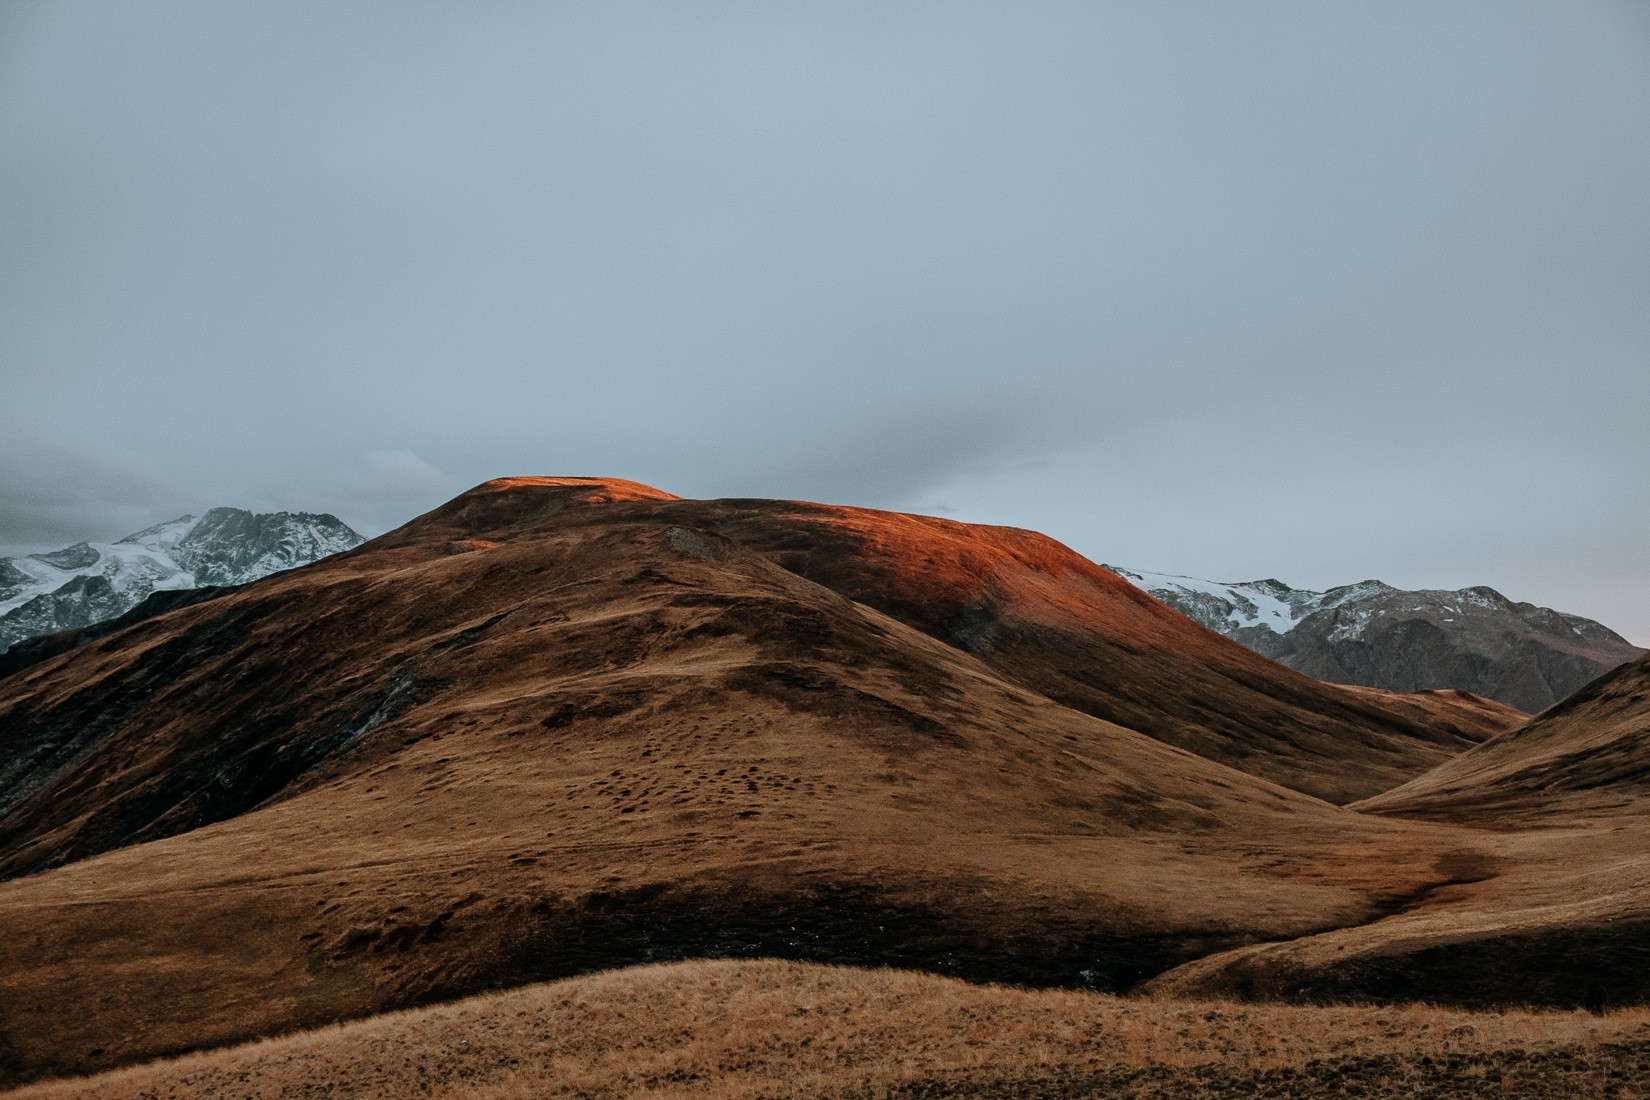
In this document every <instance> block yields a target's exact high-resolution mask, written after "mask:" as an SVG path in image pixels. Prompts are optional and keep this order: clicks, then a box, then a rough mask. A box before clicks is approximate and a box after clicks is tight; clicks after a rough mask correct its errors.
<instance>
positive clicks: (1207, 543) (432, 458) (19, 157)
mask: <svg viewBox="0 0 1650 1100" xmlns="http://www.w3.org/2000/svg"><path fill="white" fill-rule="evenodd" d="M0 20H3V21H4V23H3V25H0V191H3V193H4V194H5V196H6V201H5V202H3V203H0V241H3V242H4V247H3V248H0V369H3V370H4V379H3V385H4V391H3V392H4V398H5V400H4V401H3V402H0V439H3V440H5V441H6V442H5V445H4V447H3V449H0V459H3V460H4V462H5V474H6V479H5V481H6V488H5V490H4V511H3V512H0V542H7V543H12V544H24V543H30V542H34V541H36V540H46V541H63V540H65V539H69V538H70V537H71V536H74V537H94V536H105V535H108V534H111V533H118V532H119V530H120V529H122V528H124V527H127V526H129V524H130V518H129V517H136V516H137V515H138V514H139V513H144V515H143V517H142V518H143V519H144V520H145V521H146V522H153V521H154V520H156V519H162V518H167V516H166V515H165V514H164V513H165V512H166V511H167V510H168V509H173V508H176V507H177V505H176V504H174V503H173V502H175V501H176V502H183V503H184V507H183V509H182V510H191V509H196V508H199V507H201V506H203V505H210V504H214V503H234V504H242V505H245V506H249V507H288V508H319V509H328V510H332V511H335V512H337V513H338V514H339V515H341V516H342V517H343V518H345V519H346V520H347V521H350V522H352V523H356V524H358V525H360V526H361V527H363V528H364V529H374V528H384V527H389V526H394V525H395V524H397V523H399V522H401V521H402V520H404V519H405V518H408V517H409V516H410V515H411V514H413V513H415V512H417V511H420V510H423V509H424V508H427V507H430V506H433V505H434V504H436V503H439V499H440V497H441V496H442V494H450V492H452V491H457V490H458V489H462V488H463V487H465V486H467V485H470V484H473V483H475V482H479V481H481V480H484V479H486V478H488V477H492V476H497V475H500V474H506V473H523V472H551V473H555V472H579V473H611V474H616V475H621V476H629V477H635V478H638V479H640V480H646V481H651V482H654V483H656V484H659V485H660V486H661V487H663V488H666V489H670V490H672V491H676V492H684V493H689V494H693V495H767V494H781V495H795V496H812V497H818V498H828V499H836V500H841V501H845V502H854V503H864V504H876V505H884V506H895V507H919V506H927V505H929V504H932V505H934V506H937V505H939V504H945V505H947V506H949V507H952V508H954V509H955V514H957V515H958V516H959V517H961V518H981V519H992V520H994V521H997V522H1013V523H1020V524H1022V525H1025V526H1044V527H1049V528H1051V529H1057V530H1072V531H1079V532H1086V533H1084V534H1082V536H1081V537H1082V538H1083V539H1085V540H1086V541H1085V543H1084V545H1083V546H1082V547H1081V548H1082V549H1084V550H1085V551H1087V552H1090V553H1091V554H1093V555H1094V556H1097V557H1103V558H1109V559H1114V560H1123V559H1124V557H1125V553H1127V556H1128V557H1129V558H1130V559H1132V560H1131V561H1130V563H1131V564H1136V565H1139V566H1141V567H1145V568H1167V569H1175V568H1181V566H1180V565H1179V564H1178V563H1179V562H1182V561H1187V562H1192V563H1194V564H1190V565H1186V566H1184V568H1185V569H1187V570H1192V569H1200V570H1203V571H1205V572H1214V573H1218V574H1222V575H1232V574H1242V573H1245V572H1251V571H1260V572H1272V573H1278V574H1280V575H1284V576H1285V577H1286V579H1289V580H1292V581H1295V582H1297V583H1308V584H1312V583H1326V582H1327V583H1334V582H1336V581H1340V580H1347V579H1357V578H1356V577H1352V576H1350V574H1352V573H1359V572H1366V571H1371V572H1375V573H1381V572H1390V571H1391V569H1390V568H1388V567H1387V566H1386V565H1384V564H1381V563H1384V562H1392V563H1394V564H1393V565H1392V566H1391V568H1403V569H1411V570H1413V572H1414V575H1415V576H1416V577H1417V578H1419V579H1418V580H1417V581H1415V582H1414V583H1426V582H1427V580H1426V577H1423V576H1421V575H1422V574H1428V573H1436V574H1437V575H1438V576H1439V577H1444V576H1448V577H1450V578H1455V577H1458V576H1467V577H1469V578H1470V576H1471V575H1472V574H1473V573H1474V571H1475V570H1477V569H1483V570H1486V571H1491V570H1495V571H1500V572H1502V573H1503V574H1505V575H1507V576H1514V577H1526V576H1527V577H1529V578H1531V584H1530V590H1529V591H1527V592H1524V593H1512V594H1521V595H1522V596H1523V598H1529V599H1535V600H1537V601H1538V602H1547V603H1552V604H1556V605H1559V606H1565V603H1566V600H1567V599H1569V598H1570V597H1569V596H1568V595H1567V594H1568V593H1576V594H1577V595H1576V597H1575V598H1577V599H1581V598H1589V599H1590V598H1592V597H1591V596H1587V595H1586V591H1584V589H1586V584H1584V582H1583V581H1582V580H1580V579H1576V578H1575V577H1571V578H1570V579H1566V577H1567V576H1568V574H1569V573H1578V572H1580V571H1578V570H1568V565H1569V561H1570V558H1569V557H1568V556H1567V555H1569V554H1571V553H1573V551H1568V550H1565V549H1564V548H1563V547H1564V546H1565V545H1569V544H1568V543H1566V541H1565V540H1564V539H1559V538H1556V537H1555V538H1547V537H1545V536H1543V535H1541V534H1540V532H1543V531H1566V532H1571V533H1573V534H1574V535H1575V539H1574V541H1575V542H1580V543H1585V544H1587V545H1592V546H1598V547H1608V548H1609V549H1608V551H1607V552H1602V556H1599V555H1595V556H1594V557H1592V558H1589V559H1588V561H1589V565H1588V566H1587V567H1586V570H1585V571H1586V572H1587V573H1588V574H1589V575H1593V576H1596V575H1602V574H1605V573H1608V574H1609V575H1611V576H1613V577H1628V576H1642V571H1641V570H1640V572H1638V573H1634V570H1635V569H1639V567H1638V566H1635V565H1632V564H1631V563H1630V559H1631V558H1632V548H1633V547H1634V546H1637V545H1642V544H1643V543H1644V541H1645V536H1646V535H1650V530H1646V529H1645V528H1644V527H1643V525H1642V522H1640V521H1636V520H1634V519H1633V518H1632V516H1633V515H1634V514H1636V511H1635V510H1634V509H1632V508H1629V507H1626V506H1624V505H1623V504H1622V503H1621V502H1623V501H1632V500H1635V499H1636V500H1643V499H1647V496H1650V494H1647V488H1650V487H1647V486H1646V485H1645V472H1644V469H1645V464H1644V463H1643V462H1642V460H1641V459H1639V458H1638V457H1637V455H1638V454H1639V452H1640V451H1641V450H1642V442H1641V441H1642V436H1643V433H1644V429H1645V427H1646V423H1645V420H1644V415H1643V412H1642V410H1643V409H1645V408H1647V407H1650V371H1646V370H1644V369H1643V366H1644V363H1645V362H1646V361H1647V359H1650V311H1646V310H1644V309H1643V303H1644V302H1645V301H1650V259H1647V257H1650V208H1647V206H1646V204H1645V203H1644V201H1643V196H1644V195H1645V194H1646V193H1650V145H1647V144H1646V143H1645V142H1644V141H1643V140H1642V135H1643V134H1644V133H1646V132H1650V34H1647V33H1646V29H1647V24H1646V21H1645V17H1644V15H1643V12H1642V10H1640V9H1639V8H1638V7H1637V6H1635V5H1630V4H1612V3H1605V2H1598V3H1575V4H1566V5H1553V6H1540V5H1512V6H1509V5H1505V4H1501V3H1489V2H1485V3H1456V4H1448V5H1440V4H1431V3H1409V4H1403V3H1400V4H1392V3H1385V4H1368V5H1339V6H1332V7H1331V6H1323V5H1316V4H1307V3H1301V4H1267V5H1242V6H1236V7H1232V6H1224V5H1204V4H1195V3H1187V4H1159V5H1150V6H1123V5H1115V6H1089V5H1064V4H1031V5H977V4H961V5H957V4H944V5H941V4H914V5H855V4H844V5H838V4H833V5H821V6H815V7H806V6H804V7H794V6H792V7H783V6H781V7H776V6H773V5H765V4H734V3H710V4H695V5H686V6H684V5H672V4H640V3H637V4H626V3H606V4H590V5H551V6H544V5H531V4H511V3H500V4H492V5H486V6H482V7H476V6H473V5H472V6H463V7H460V6H449V5H429V6H424V5H407V4H374V3H360V4H352V5H345V6H340V5H335V4H324V3H313V4H302V3H299V4H273V3H267V4H266V3H253V4H240V5H232V6H226V5H218V4H209V3H182V2H179V3H150V4H144V5H126V6H116V7H110V6H108V5H100V4H93V3H77V2H63V3H52V4H44V3H42V4H28V3H21V4H12V5H6V6H4V7H0ZM48 456H49V457H48ZM65 456H67V457H65ZM374 456H376V457H374ZM397 456H399V457H397ZM77 464H78V465H77ZM82 467H83V468H84V470H85V471H86V473H85V475H84V476H64V474H63V473H62V472H61V471H65V470H77V469H80V468H82ZM131 471H137V473H135V474H134V473H132V472H131ZM1217 475H1218V476H1217ZM134 478H135V479H136V480H133V479H134ZM91 482H95V484H91ZM1612 493H1613V494H1614V495H1613V496H1612ZM1612 500H1614V501H1615V505H1614V506H1612V503H1611V502H1612ZM157 510H158V512H159V513H162V514H150V513H154V512H156V511H157ZM1086 510H1087V511H1093V512H1094V515H1095V518H1093V519H1092V520H1091V519H1085V518H1084V513H1085V511H1086ZM138 525H140V526H141V524H138ZM111 529H113V530H111ZM1193 544H1197V545H1200V546H1201V547H1203V549H1201V550H1200V551H1199V552H1198V553H1196V554H1189V553H1187V552H1186V548H1187V547H1188V546H1189V545H1193ZM1606 559H1607V560H1606ZM1262 561H1264V562H1266V563H1268V564H1265V565H1264V566H1262V565H1259V564H1258V563H1260V562H1262ZM1371 562H1375V563H1376V567H1374V568H1370V563H1371ZM1250 563H1257V564H1256V566H1255V568H1254V569H1251V568H1250ZM1400 563H1411V564H1408V565H1405V564H1400ZM1623 563H1627V564H1623ZM1567 570H1568V572H1567ZM1320 571H1321V572H1320ZM1542 577H1545V578H1547V580H1545V581H1541V580H1539V578H1542ZM1482 579H1483V580H1485V581H1486V582H1488V583H1494V579H1495V578H1493V577H1489V576H1486V577H1484V578H1482ZM1440 583H1441V582H1440ZM1588 583H1590V582H1588ZM1637 587H1638V588H1639V589H1643V588H1644V585H1643V584H1642V582H1640V583H1639V584H1638V585H1637ZM1600 617H1601V618H1604V619H1605V621H1607V622H1611V623H1612V625H1617V626H1618V627H1619V628H1621V629H1624V630H1628V631H1629V632H1632V631H1637V632H1638V636H1639V637H1640V638H1641V639H1646V640H1650V607H1646V606H1643V605H1641V604H1630V603H1629V604H1624V605H1623V611H1622V613H1621V615H1619V616H1613V617H1612V616H1609V615H1602V614H1601V615H1600ZM1635 624H1637V625H1635Z"/></svg>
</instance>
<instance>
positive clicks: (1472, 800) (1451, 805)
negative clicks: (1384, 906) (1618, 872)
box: [1364, 657, 1650, 819]
mask: <svg viewBox="0 0 1650 1100" xmlns="http://www.w3.org/2000/svg"><path fill="white" fill-rule="evenodd" d="M1646 794H1650V657H1641V658H1639V659H1638V660H1636V661H1632V662H1629V663H1628V664H1625V665H1623V666H1622V667H1620V668H1618V669H1616V670H1615V671H1614V672H1612V673H1610V674H1608V675H1605V676H1601V677H1600V678H1599V679H1597V680H1594V681H1593V682H1592V683H1591V684H1588V685H1587V686H1586V687H1584V688H1582V689H1581V690H1580V691H1578V692H1576V693H1575V694H1574V695H1572V696H1570V697H1569V698H1568V699H1566V700H1564V701H1563V702H1562V703H1560V704H1558V705H1557V706H1555V707H1553V708H1552V709H1551V710H1548V711H1547V712H1545V713H1544V714H1542V715H1541V716H1540V717H1538V718H1536V719H1535V720H1534V721H1532V722H1530V723H1529V724H1528V725H1525V726H1522V727H1520V728H1518V729H1515V730H1513V731H1511V732H1509V733H1506V734H1503V735H1502V736H1500V737H1497V738H1494V739H1493V740H1491V741H1488V742H1486V743H1484V744H1482V745H1479V746H1478V747H1477V748H1475V749H1473V750H1472V751H1471V752H1465V753H1462V754H1461V755H1460V756H1458V757H1455V758H1454V759H1452V760H1449V761H1446V762H1445V763H1443V764H1441V765H1439V766H1438V767H1436V768H1434V769H1432V770H1431V771H1429V772H1427V773H1425V774H1424V775H1421V776H1418V777H1417V778H1415V779H1413V780H1411V781H1410V782H1408V783H1405V784H1404V785H1403V786H1401V787H1398V788H1396V789H1394V790H1391V791H1387V792H1385V793H1383V794H1381V795H1378V796H1376V797H1374V798H1371V799H1369V800H1368V801H1367V802H1366V803H1364V806H1365V808H1367V809H1369V810H1372V811H1375V812H1379V813H1392V814H1404V815H1415V814H1426V815H1429V816H1447V817H1452V818H1474V819H1477V818H1482V817H1483V816H1485V815H1487V814H1495V815H1506V814H1509V813H1522V814H1524V815H1526V816H1528V815H1532V814H1540V813H1548V812H1550V811H1551V808H1552V807H1553V805H1554V804H1555V803H1558V802H1564V803H1569V804H1571V805H1578V806H1588V805H1594V806H1596V805H1604V806H1609V805H1613V804H1620V803H1621V802H1622V801H1624V800H1629V801H1636V800H1638V799H1641V798H1643V797H1644V796H1645V795H1646Z"/></svg>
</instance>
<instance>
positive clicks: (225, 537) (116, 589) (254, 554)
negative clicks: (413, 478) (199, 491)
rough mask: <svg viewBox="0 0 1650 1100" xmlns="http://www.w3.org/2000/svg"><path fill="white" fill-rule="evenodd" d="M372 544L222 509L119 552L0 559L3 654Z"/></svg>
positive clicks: (283, 517)
mask: <svg viewBox="0 0 1650 1100" xmlns="http://www.w3.org/2000/svg"><path fill="white" fill-rule="evenodd" d="M363 541H364V540H363V539H362V537H361V536H360V535H358V534H356V533H355V532H354V531H352V530H351V529H350V528H349V527H348V526H347V525H346V524H345V523H344V522H343V521H342V520H340V519H339V518H338V517H337V516H333V515H327V514H325V513H315V512H271V513H265V514H262V515H255V514H254V513H252V512H248V511H246V510H245V509H243V508H213V509H212V510H210V511H208V512H207V513H206V514H205V515H202V516H199V517H196V516H180V517H179V518H177V519H175V520H172V521H170V522H168V523H160V524H156V525H155V526H153V527H149V528H146V529H144V530H142V531H139V532H137V533H136V534H131V535H127V536H126V537H125V538H123V539H120V540H118V541H116V542H107V543H105V542H95V543H94V542H77V543H75V544H74V545H73V546H66V547H64V548H63V549H61V550H54V551H52V552H51V553H47V554H30V555H28V556H27V557H21V558H0V653H4V652H5V651H6V650H7V649H9V648H11V647H12V646H13V645H15V644H16V643H17V642H19V641H21V640H23V639H24V638H30V637H33V636H35V635H37V634H49V633H53V632H55V631H59V630H69V629H72V628H76V627H83V626H88V625H90V624H92V623H96V622H101V621H103V620H105V619H112V618H114V617H115V616H117V615H121V614H123V613H125V612H126V611H129V610H131V609H132V608H133V607H136V606H137V605H138V604H139V603H141V602H142V601H143V600H144V599H145V598H146V597H148V596H149V594H150V593H152V592H157V591H164V590H171V589H185V588H199V587H204V586H207V585H214V586H217V585H233V584H245V583H246V582H248V581H254V580H257V579H258V578H259V577H265V576H268V575H269V574H271V573H278V572H280V571H281V570H283V569H292V568H295V567H297V566H300V565H308V564H309V563H310V562H312V561H316V560H317V559H319V558H324V557H326V556H327V555H329V554H336V553H338V552H340V551H343V550H349V549H352V548H354V547H356V546H359V545H361V543H362V542H363Z"/></svg>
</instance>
